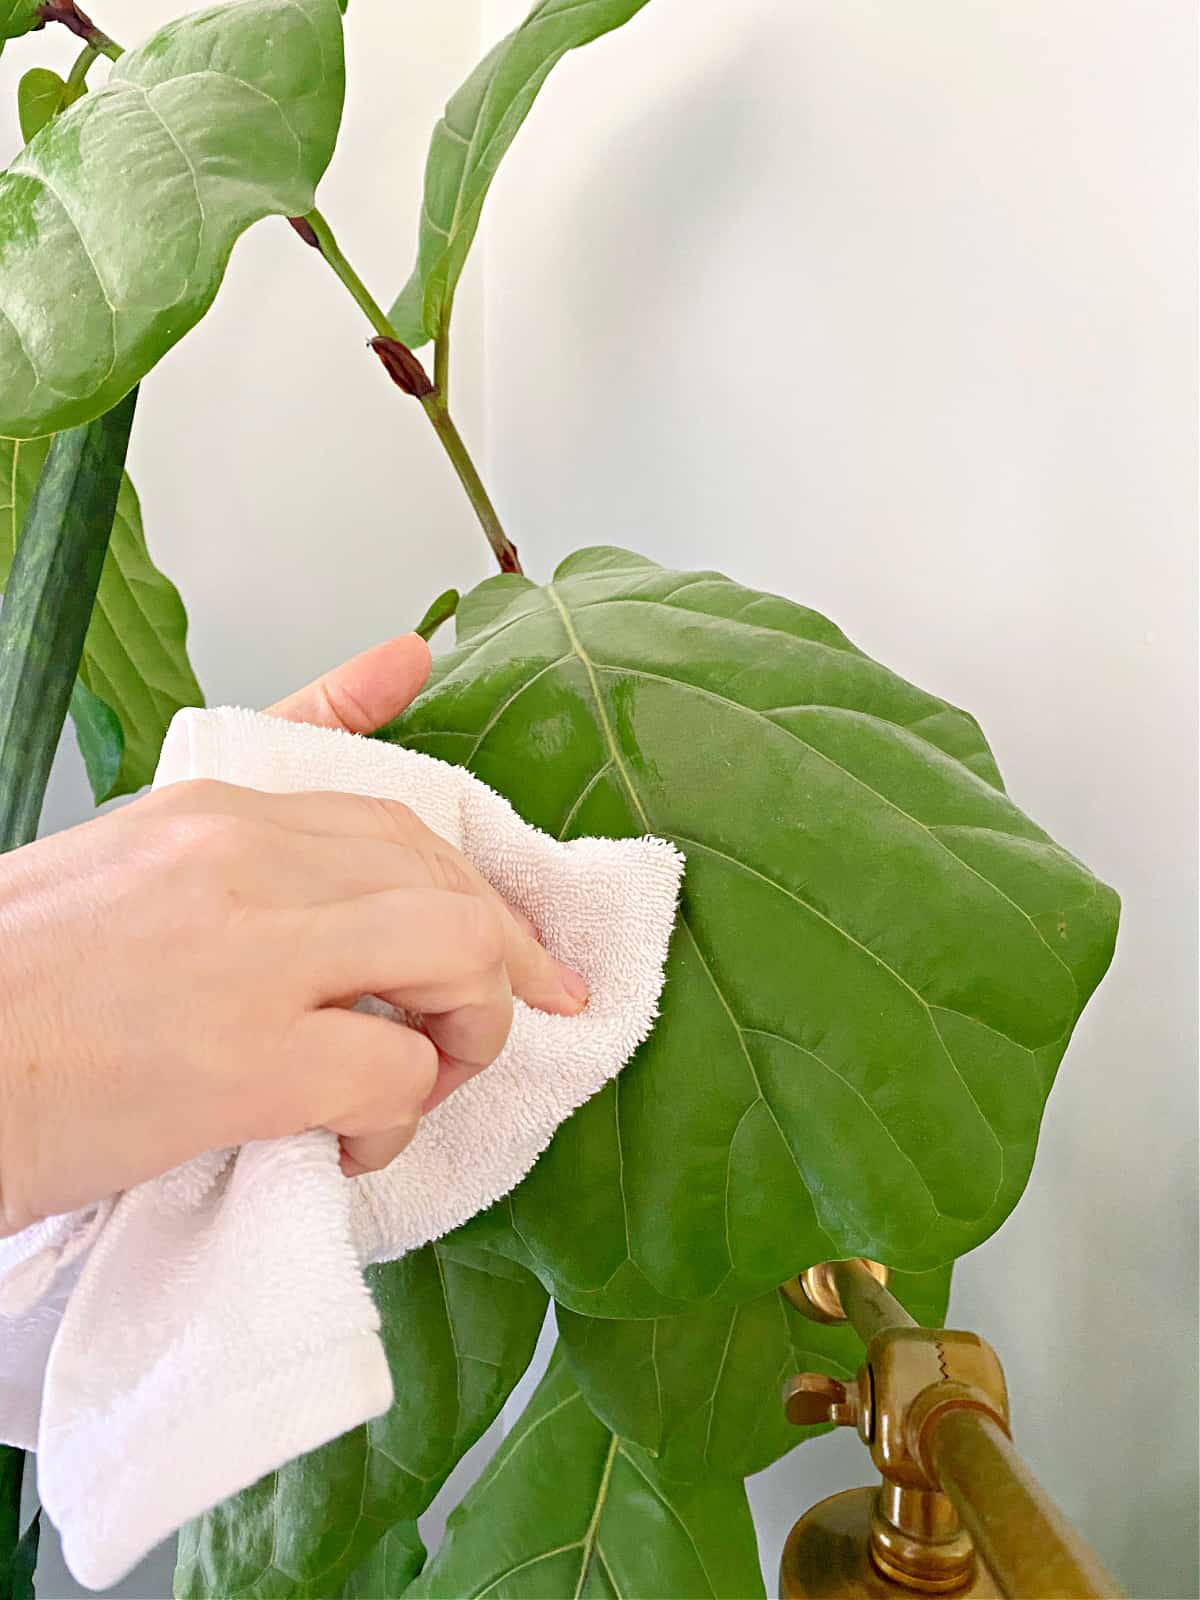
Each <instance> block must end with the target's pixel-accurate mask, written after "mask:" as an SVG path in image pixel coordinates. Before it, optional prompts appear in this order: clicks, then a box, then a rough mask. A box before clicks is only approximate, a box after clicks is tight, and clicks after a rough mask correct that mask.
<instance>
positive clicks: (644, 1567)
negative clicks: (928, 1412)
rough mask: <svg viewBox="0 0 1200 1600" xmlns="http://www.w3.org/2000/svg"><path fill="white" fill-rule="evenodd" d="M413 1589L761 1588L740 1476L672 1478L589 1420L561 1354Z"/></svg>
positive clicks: (534, 1595) (513, 1596)
mask: <svg viewBox="0 0 1200 1600" xmlns="http://www.w3.org/2000/svg"><path fill="white" fill-rule="evenodd" d="M407 1592H408V1594H409V1595H410V1596H412V1597H413V1600H421V1597H434V1596H436V1597H438V1600H474V1597H476V1596H483V1595H488V1596H490V1597H491V1600H506V1597H507V1600H563V1597H564V1596H569V1595H575V1596H582V1595H588V1596H595V1597H600V1596H604V1597H608V1600H615V1597H619V1596H621V1595H637V1596H638V1600H694V1597H700V1596H711V1597H728V1600H754V1597H756V1596H761V1595H762V1594H763V1593H764V1590H763V1581H762V1572H761V1570H760V1568H759V1564H758V1547H757V1544H756V1541H755V1537H754V1524H753V1523H752V1521H751V1519H750V1508H749V1506H748V1505H747V1503H746V1491H745V1489H744V1487H743V1485H742V1482H741V1480H740V1479H739V1478H732V1477H720V1478H718V1477H715V1476H706V1477H702V1478H699V1479H697V1480H688V1481H685V1480H677V1479H674V1478H669V1477H667V1476H665V1475H664V1474H663V1472H662V1471H661V1470H660V1469H659V1468H658V1467H657V1466H656V1464H655V1463H654V1461H653V1460H652V1459H651V1458H650V1457H649V1456H648V1455H647V1454H646V1453H645V1451H644V1450H642V1449H640V1448H639V1447H638V1446H637V1445H633V1444H629V1443H628V1442H627V1441H625V1440H622V1439H621V1438H620V1437H619V1436H618V1435H617V1434H614V1433H611V1432H610V1431H609V1429H608V1428H607V1427H605V1425H604V1424H603V1423H602V1422H600V1421H598V1420H597V1418H596V1417H594V1416H593V1415H592V1413H591V1412H590V1411H589V1410H588V1407H587V1404H586V1402H585V1401H584V1399H583V1396H582V1395H581V1394H580V1392H579V1390H578V1389H577V1388H576V1387H575V1383H574V1381H573V1379H572V1378H571V1374H570V1371H569V1369H568V1367H567V1365H566V1362H565V1361H563V1359H562V1357H561V1355H556V1356H555V1357H554V1359H553V1360H552V1361H551V1364H550V1368H549V1370H548V1372H547V1373H546V1376H545V1377H544V1378H543V1379H542V1381H541V1383H540V1384H539V1385H538V1387H537V1389H536V1390H535V1391H534V1394H533V1397H532V1399H531V1400H530V1402H529V1405H528V1406H527V1407H526V1409H525V1411H524V1413H523V1414H522V1416H521V1419H520V1421H519V1422H518V1423H517V1425H516V1427H515V1428H514V1429H513V1430H512V1432H511V1433H510V1434H509V1435H508V1437H507V1438H506V1439H505V1441H504V1443H503V1444H502V1445H501V1447H500V1449H499V1450H498V1451H497V1453H496V1456H495V1459H494V1460H493V1462H492V1464H491V1466H490V1467H489V1468H488V1470H487V1472H486V1473H485V1474H484V1476H483V1477H482V1478H481V1479H480V1480H479V1482H478V1483H477V1484H476V1485H475V1487H474V1488H473V1489H472V1490H471V1491H470V1493H469V1494H468V1495H467V1497H466V1499H465V1500H464V1501H463V1503H462V1505H461V1506H460V1507H459V1508H458V1509H457V1510H456V1511H454V1512H452V1513H451V1515H450V1519H449V1523H448V1524H447V1528H446V1537H445V1540H444V1541H443V1543H442V1547H441V1549H440V1550H439V1551H438V1553H437V1555H436V1556H435V1557H434V1559H433V1560H432V1561H431V1562H430V1564H429V1565H428V1566H427V1567H426V1568H425V1570H424V1572H423V1573H422V1574H421V1576H420V1577H419V1578H418V1579H417V1580H416V1582H415V1583H414V1584H413V1585H412V1587H411V1588H410V1589H409V1590H408V1591H407Z"/></svg>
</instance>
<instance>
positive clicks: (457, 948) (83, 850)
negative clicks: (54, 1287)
mask: <svg viewBox="0 0 1200 1600" xmlns="http://www.w3.org/2000/svg"><path fill="white" fill-rule="evenodd" d="M428 672H429V651H428V648H427V646H426V645H425V644H424V643H423V641H421V640H420V639H418V638H417V637H416V636H415V635H408V636H405V637H404V638H401V639H396V640H393V641H391V642H390V643H389V644H385V645H380V646H378V647H377V648H376V649H375V650H371V651H367V652H366V653H365V654H364V655H361V656H358V657H356V658H355V659H354V660H353V661H350V662H347V663H346V665H345V666H343V667H341V668H339V669H338V670H336V671H335V672H333V673H330V674H329V675H327V676H326V677H325V678H323V679H320V680H318V681H317V682H316V683H314V684H310V685H309V686H308V688H306V689H302V690H300V691H299V692H298V693H297V694H295V695H292V696H291V697H289V698H288V699H287V700H284V701H281V702H280V703H279V704H278V705H277V706H274V707H272V708H271V709H272V711H273V713H274V714H275V715H277V716H281V717H286V718H288V719H289V720H292V721H300V722H317V723H321V724H323V725H325V726H332V727H341V728H347V729H349V730H350V731H352V732H355V733H368V732H371V731H373V730H374V729H375V728H376V727H379V726H381V725H382V724H383V723H385V722H387V721H388V720H390V718H392V717H393V716H395V715H397V714H398V713H399V712H400V711H402V710H403V709H404V707H405V706H406V705H408V703H409V702H410V701H411V700H412V699H413V697H414V696H415V695H416V693H417V692H418V691H419V689H420V687H421V685H422V684H423V683H424V681H425V678H426V676H427V675H428ZM362 994H376V995H380V996H381V997H382V998H384V999H386V1000H388V1001H390V1002H391V1003H393V1004H394V1005H396V1006H399V1007H401V1008H402V1009H404V1010H405V1011H407V1012H409V1013H416V1014H419V1016H420V1019H421V1031H417V1030H416V1029H414V1028H412V1027H405V1026H401V1025H399V1024H397V1023H395V1022H390V1021H387V1020H385V1019H383V1018H380V1017H374V1016H367V1015H364V1014H362V1013H360V1012H355V1011H352V1010H350V1009H349V1008H350V1006H351V1005H352V1004H353V1002H354V1001H355V1000H356V999H357V998H358V997H359V996H360V995H362ZM514 995H519V996H520V998H521V999H523V1000H525V1001H526V1002H527V1003H528V1004H530V1005H532V1006H536V1007H538V1008H539V1009H540V1010H543V1011H549V1012H554V1013H557V1014H560V1015H571V1014H574V1013H576V1012H578V1011H580V1010H582V1009H583V1006H584V1004H585V1003H586V998H587V993H586V987H585V985H584V983H583V980H582V979H581V978H579V977H578V976H577V975H575V974H574V973H571V972H570V971H569V970H568V969H566V968H564V967H562V966H561V965H560V964H559V963H558V962H556V961H554V960H553V959H552V958H551V957H550V956H549V955H548V954H547V953H546V952H545V951H544V950H543V949H542V947H541V946H540V945H539V944H538V943H537V940H536V938H535V937H534V936H533V934H532V931H531V929H530V927H529V925H528V923H526V922H525V921H524V919H522V918H519V917H518V916H517V915H516V914H515V913H513V912H511V911H510V910H509V909H508V908H507V907H505V906H504V904H503V902H502V901H501V900H500V899H499V897H498V896H497V895H496V893H495V892H494V890H492V889H491V887H490V886H489V885H488V884H486V883H485V882H484V880H483V879H482V878H481V877H480V876H479V874H478V873H477V872H476V871H475V870H474V868H473V867H471V866H470V864H469V863H468V862H467V861H466V860H465V859H464V858H463V857H462V856H461V855H460V854H459V853H458V852H457V851H455V850H454V849H453V847H452V846H450V845H449V844H447V843H446V842H445V841H444V840H442V839H440V838H439V837H438V836H437V835H436V834H434V833H432V832H430V830H429V829H427V828H426V827H425V826H424V825H423V824H422V823H421V822H420V821H419V820H418V819H417V818H416V817H415V816H413V814H412V813H411V812H409V811H408V810H407V808H405V807H404V806H400V805H396V804H393V803H391V802H388V801H384V800H372V799H365V798H363V797H361V796H355V795H346V794H316V793H314V794H296V795H269V794H262V793H259V792H258V791H256V790H251V789H241V788H238V787H236V786H234V785H231V784H221V783H211V782H190V783H179V784H173V785H171V786H170V787H168V788H164V789H161V790H158V791H156V792H155V793H153V794H150V795H146V796H143V797H142V798H140V799H138V800H135V801H134V802H133V803H132V804H130V805H128V806H125V807H123V808H122V809H120V810H118V811H113V812H110V813H109V814H108V815H106V816H103V817H99V818H96V819H95V820H93V821H91V822H86V823H84V824H82V825H81V826H80V827H77V828H72V829H69V830H68V831H66V832H65V833H60V834H56V835H54V836H53V837H51V838H48V839H44V840H41V841H39V842H38V843H36V844H32V845H27V846H25V847H24V848H23V849H20V850H16V851H13V852H11V853H10V854H8V855H6V856H2V857H0V1233H12V1232H15V1231H16V1230H18V1229H20V1228H23V1227H26V1226H27V1225H28V1224H29V1223H30V1222H33V1221H36V1220H37V1219H39V1218H41V1217H44V1216H48V1215H51V1214H53V1213H55V1212H60V1211H67V1210H71V1209H74V1208H75V1207H77V1206H80V1205H84V1204H86V1203H88V1202H90V1201H93V1200H97V1199H99V1198H101V1197H102V1196H103V1195H106V1194H108V1193H111V1192H112V1191H114V1190H117V1189H124V1188H128V1187H130V1186H131V1185H133V1184H135V1183H139V1182H142V1181H143V1180H145V1179H147V1178H150V1177H153V1176H155V1175H156V1174H158V1173H160V1172H165V1171H167V1170H168V1169H169V1168H171V1167H174V1166H177V1165H178V1164H179V1163H180V1162H182V1161H186V1160H188V1159H189V1158H190V1157H192V1156H194V1155H197V1154H199V1153H200V1152H201V1151H204V1150H209V1149H214V1148H219V1147H222V1146H225V1145H234V1144H241V1143H244V1142H245V1141H247V1140H250V1139H267V1138H277V1137H281V1136H283V1135H286V1134H291V1133H297V1132H299V1131H301V1130H302V1129H306V1128H314V1127H325V1128H330V1129H332V1130H333V1131H334V1132H335V1133H337V1134H339V1135H340V1137H341V1141H342V1152H343V1154H342V1165H343V1170H344V1171H346V1172H347V1173H348V1174H351V1175H353V1174H355V1173H359V1172H363V1171H367V1170H370V1169H373V1168H377V1167H380V1166H384V1165H386V1164H387V1162H389V1161H390V1160H391V1159H392V1157H393V1156H394V1155H396V1154H397V1152H398V1151H399V1150H401V1149H402V1148H403V1147H404V1145H405V1144H406V1143H407V1142H408V1140H409V1139H410V1138H411V1137H412V1134H413V1131H414V1130H415V1128H416V1125H417V1122H418V1120H419V1118H420V1116H421V1114H422V1112H423V1111H424V1110H427V1109H429V1107H430V1106H431V1105H434V1104H436V1103H437V1102H438V1100H440V1099H442V1098H444V1097H445V1095H446V1094H447V1093H450V1092H451V1091H452V1090H453V1089H454V1088H456V1087H457V1086H458V1085H459V1084H460V1083H461V1082H463V1081H464V1079H465V1078H467V1077H469V1076H470V1075H471V1074H472V1073H474V1072H477V1071H479V1070H480V1069H481V1068H483V1067H484V1066H486V1065H487V1064H488V1063H489V1062H491V1061H492V1060H494V1059H495V1057H496V1056H497V1055H498V1054H499V1052H500V1050H501V1049H502V1047H503V1045H504V1041H505V1039H506V1038H507V1036H508V1031H509V1026H510V1024H511V1020H512V1000H513V996H514Z"/></svg>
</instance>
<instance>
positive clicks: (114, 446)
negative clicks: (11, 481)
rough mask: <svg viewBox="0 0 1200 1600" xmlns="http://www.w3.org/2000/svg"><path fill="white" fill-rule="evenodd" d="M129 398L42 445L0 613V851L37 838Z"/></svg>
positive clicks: (108, 525)
mask: <svg viewBox="0 0 1200 1600" xmlns="http://www.w3.org/2000/svg"><path fill="white" fill-rule="evenodd" d="M136 402H137V391H136V390H135V391H134V392H133V393H131V394H129V395H127V396H126V397H125V399H124V400H122V401H121V402H120V404H119V405H117V406H115V407H114V408H113V409H112V410H111V411H109V412H106V413H105V415H104V416H102V417H99V418H97V420H96V421H95V422H89V423H87V424H86V425H85V426H83V427H81V428H71V429H69V430H68V431H67V432H65V433H60V434H57V435H56V436H55V438H54V439H53V440H52V441H51V444H50V448H49V449H48V450H47V451H46V459H45V461H44V462H43V464H42V470H41V472H40V473H39V475H38V481H37V487H36V489H35V490H34V492H33V496H32V498H31V499H30V502H29V508H28V510H27V511H26V513H25V516H24V518H23V520H22V524H21V533H20V538H19V540H18V542H17V549H16V553H15V555H14V556H13V560H12V568H11V571H10V572H9V574H8V588H7V593H6V594H5V597H4V606H3V609H2V610H0V850H11V849H14V848H15V847H16V846H18V845H22V844H26V843H28V842H29V841H30V840H31V839H33V838H34V837H35V836H36V833H37V825H38V818H39V816H40V815H41V809H42V799H43V797H44V795H45V792H46V780H47V779H48V777H49V776H50V767H51V764H52V762H53V760H54V753H55V751H56V750H57V748H58V742H59V735H60V734H61V732H62V725H63V721H64V719H65V717H66V715H67V706H68V704H69V702H70V698H71V690H72V688H73V686H74V683H75V675H76V673H77V671H78V670H79V665H80V657H81V656H82V653H83V646H84V639H85V637H86V635H87V631H88V624H89V622H90V620H91V616H92V607H93V604H94V602H95V599H96V591H97V588H98V586H99V583H100V574H101V571H102V570H103V567H104V558H105V552H106V550H107V549H108V544H109V537H110V534H111V532H112V527H113V517H114V514H115V512H116V507H117V496H118V494H119V492H120V487H121V478H122V473H123V470H124V466H125V451H126V447H127V445H128V443H129V429H130V426H131V424H132V422H133V412H134V406H135V404H136Z"/></svg>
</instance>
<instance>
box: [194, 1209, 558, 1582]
mask: <svg viewBox="0 0 1200 1600" xmlns="http://www.w3.org/2000/svg"><path fill="white" fill-rule="evenodd" d="M368 1276H369V1278H370V1281H371V1284H372V1289H373V1292H374V1295H375V1299H376V1303H377V1305H378V1306H379V1311H380V1315H381V1317H382V1319H383V1332H384V1342H385V1345H386V1348H387V1354H388V1360H389V1362H390V1364H391V1369H392V1381H393V1383H394V1385H395V1391H396V1398H395V1401H394V1402H393V1404H392V1407H391V1410H390V1411H388V1412H386V1413H385V1414H384V1415H383V1416H382V1417H378V1418H376V1419H375V1420H374V1421H372V1422H369V1423H367V1424H366V1425H365V1426H363V1427H360V1428H354V1429H352V1430H351V1431H350V1432H349V1433H345V1434H343V1435H342V1436H341V1438H339V1439H334V1440H332V1441H331V1442H330V1443H329V1444H327V1445H324V1446H322V1448H321V1449H320V1450H315V1451H313V1452H312V1453H311V1454H309V1455H307V1456H302V1457H301V1458H300V1459H298V1460H296V1461H293V1462H291V1463H290V1464H289V1465H288V1466H286V1467H284V1468H282V1469H281V1470H280V1471H279V1472H275V1473H270V1474H268V1476H267V1477H265V1478H262V1479H260V1480H259V1482H258V1483H256V1484H255V1485H254V1486H253V1487H252V1488H250V1489H247V1490H245V1491H244V1492H243V1493H242V1494H240V1495H235V1496H234V1497H233V1498H232V1499H231V1500H227V1501H225V1502H224V1503H223V1504H222V1505H220V1506H217V1507H216V1508H215V1509H214V1510H213V1511H210V1512H208V1513H207V1514H206V1515H205V1516H203V1517H201V1518H199V1519H198V1520H197V1521H195V1522H193V1523H191V1524H189V1526H188V1527H187V1528H186V1529H185V1530H184V1532H183V1534H182V1535H181V1537H180V1546H179V1566H178V1568H177V1571H176V1579H175V1593H176V1595H177V1596H206V1597H210V1600H216V1597H220V1600H241V1597H254V1600H266V1597H272V1600H278V1597H283V1596H290V1597H311V1600H325V1597H326V1596H328V1595H330V1594H336V1593H337V1592H338V1590H339V1589H340V1588H341V1586H342V1585H343V1584H344V1583H345V1582H346V1580H347V1579H348V1578H349V1576H350V1575H351V1574H352V1573H353V1572H355V1571H356V1570H357V1569H358V1568H360V1567H361V1566H362V1565H363V1563H364V1562H365V1561H367V1559H368V1558H369V1556H370V1554H371V1551H372V1549H373V1547H374V1546H375V1545H376V1544H377V1543H378V1542H379V1540H380V1539H382V1538H383V1536H384V1534H385V1533H386V1532H387V1530H388V1529H389V1528H391V1527H394V1526H396V1525H397V1524H398V1523H401V1522H411V1521H413V1520H415V1518H416V1517H417V1516H419V1515H420V1513H421V1512H422V1511H424V1510H425V1508H426V1506H428V1505H429V1503H430V1501H431V1500H432V1499H433V1497H434V1495H435V1494H436V1493H437V1491H438V1489H439V1488H440V1487H441V1485H442V1483H443V1482H444V1481H445V1479H446V1476H447V1474H448V1473H449V1472H450V1470H451V1469H452V1468H453V1466H454V1465H455V1463H456V1462H457V1461H458V1460H459V1459H460V1458H461V1457H462V1455H463V1454H464V1452H465V1451H466V1450H468V1449H469V1448H470V1446H471V1445H472V1444H474V1443H475V1441H476V1439H478V1438H479V1436H480V1435H481V1434H482V1433H483V1432H484V1430H485V1429H486V1428H487V1427H488V1425H489V1424H490V1423H491V1422H492V1420H493V1419H494V1418H495V1416H496V1414H497V1413H498V1412H499V1410H500V1407H501V1406H502V1405H503V1403H504V1401H505V1399H506V1398H507V1397H508V1395H509V1393H510V1392H511V1390H512V1387H513V1385H514V1384H515V1383H516V1381H517V1379H518V1378H519V1377H520V1376H521V1374H522V1373H523V1372H524V1371H525V1368H526V1367H527V1366H528V1365H529V1361H530V1358H531V1357H532V1355H533V1349H534V1345H535V1344H536V1343H537V1336H538V1333H539V1331H540V1329H541V1326H542V1322H543V1320H544V1317H545V1311H546V1295H545V1292H544V1291H543V1290H542V1289H541V1288H540V1286H539V1285H538V1283H537V1281H536V1279H534V1278H533V1277H531V1276H530V1275H529V1274H528V1273H527V1272H525V1271H523V1270H522V1269H521V1268H520V1267H517V1266H515V1265H513V1264H512V1263H511V1262H508V1261H505V1260H503V1259H501V1258H499V1257H494V1256H489V1255H484V1254H482V1253H480V1252H477V1251H473V1250H471V1249H468V1248H465V1247H462V1246H460V1245H457V1244H456V1243H455V1241H453V1240H452V1239H451V1240H444V1241H440V1242H439V1243H437V1244H433V1245H427V1246H425V1248H424V1249H422V1250H419V1251H416V1252H414V1253H413V1254H412V1255H408V1256H405V1257H404V1258H403V1259H402V1260H401V1261H397V1262H393V1263H391V1264H390V1265H388V1266H385V1267H376V1268H373V1269H372V1270H371V1272H370V1273H369V1275H368ZM397 1553H398V1552H397V1551H395V1550H393V1552H392V1559H393V1560H395V1559H396V1556H397Z"/></svg>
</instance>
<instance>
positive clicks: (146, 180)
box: [0, 0, 344, 438]
mask: <svg viewBox="0 0 1200 1600" xmlns="http://www.w3.org/2000/svg"><path fill="white" fill-rule="evenodd" d="M343 90H344V74H343V64H342V34H341V10H340V7H339V5H338V0H238V3H236V4H233V5H227V6H217V7H213V8H211V9H209V10H207V11H202V12H199V13H197V14H196V15H194V16H190V17H183V18H180V19H179V20H178V21H176V22H173V23H170V24H168V25H167V26H166V27H165V28H162V29H160V30H159V32H158V33H156V34H154V35H153V36H152V38H150V39H149V40H148V41H147V42H146V43H145V44H144V45H142V46H141V47H140V48H138V49H135V50H130V51H128V52H126V54H125V55H123V56H122V57H121V59H120V60H119V61H118V62H117V63H116V65H115V66H114V67H113V70H112V74H111V76H110V78H109V81H108V83H107V84H105V85H104V86H103V87H102V88H100V89H98V90H97V91H95V92H94V93H91V94H87V95H84V96H83V97H82V98H81V99H80V100H78V101H76V102H75V104H74V105H72V106H70V107H69V108H68V109H67V110H65V111H64V112H63V113H62V114H61V115H60V116H57V117H55V118H54V120H53V121H52V122H50V123H48V124H47V125H46V126H45V127H43V128H42V129H41V131H40V132H39V133H38V134H37V135H36V136H35V137H34V139H33V140H32V141H31V142H30V144H29V145H27V146H26V148H25V149H24V150H23V151H21V153H20V154H19V155H18V156H17V158H16V160H15V161H13V162H12V163H11V164H10V165H9V167H8V168H7V170H6V171H5V172H3V173H0V434H11V435H14V436H16V437H18V438H25V437H30V436H34V435H41V434H46V433H53V432H55V431H57V430H58V429H60V428H65V427H69V426H72V425H74V424H76V423H79V422H86V421H88V420H90V419H91V418H93V417H97V416H99V415H100V414H101V413H102V412H104V411H107V410H108V409H109V407H110V406H112V405H113V404H114V403H115V402H116V401H117V400H118V399H120V398H121V396H122V395H124V394H126V393H127V392H128V391H129V390H130V389H131V388H132V387H133V385H134V384H135V383H137V381H138V380H139V379H140V378H141V377H142V376H143V375H144V374H145V373H146V372H148V371H149V369H150V368H151V367H152V366H153V365H154V364H155V362H156V361H158V360H159V358H160V357H161V356H162V355H164V354H165V353H166V351H167V350H169V349H170V348H171V346H172V345H173V344H175V343H176V342H177V341H178V340H179V339H180V338H181V337H182V336H183V335H184V334H185V333H186V332H187V331H188V329H190V328H191V327H192V326H194V324H195V323H196V322H198V321H199V320H200V318H201V317H202V316H203V315H204V313H205V312H206V311H207V310H208V307H209V306H210V305H211V304H212V301H213V298H214V296H215V295H216V292H217V289H218V287H219V286H220V282H221V278H222V276H223V274H224V271H225V265H226V263H227V261H228V259H229V253H230V251H231V250H232V248H233V245H234V243H235V242H236V240H237V238H238V236H239V235H240V234H241V233H242V232H243V231H244V230H245V229H246V228H248V227H249V226H250V225H251V223H253V222H256V221H258V219H259V218H261V217H265V216H271V215H284V216H290V215H295V214H297V213H301V212H305V211H308V210H310V209H311V208H312V205H313V201H314V192H315V188H316V184H317V182H318V180H319V179H320V177H321V174H322V173H323V172H324V170H325V168H326V166H327V165H328V162H329V158H330V156H331V155H332V153H333V146H334V141H335V139H336V137H337V130H338V123H339V120H340V118H341V109H342V97H343ZM51 261H52V262H53V263H54V270H53V272H48V271H46V270H45V264H46V263H47V262H51Z"/></svg>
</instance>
